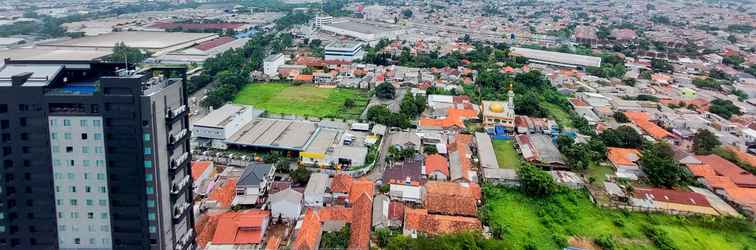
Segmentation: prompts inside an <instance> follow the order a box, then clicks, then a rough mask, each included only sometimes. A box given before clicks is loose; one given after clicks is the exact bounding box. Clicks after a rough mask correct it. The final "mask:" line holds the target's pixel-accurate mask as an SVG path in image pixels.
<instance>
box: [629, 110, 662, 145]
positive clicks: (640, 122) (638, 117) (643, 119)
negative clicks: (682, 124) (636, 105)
mask: <svg viewBox="0 0 756 250" xmlns="http://www.w3.org/2000/svg"><path fill="white" fill-rule="evenodd" d="M625 116H627V118H629V119H630V121H631V122H633V124H635V125H636V126H638V127H640V128H641V129H643V131H645V132H646V133H647V134H648V135H650V136H651V137H654V138H655V139H657V140H662V139H664V138H667V137H671V136H672V134H671V133H669V131H667V130H665V129H663V128H661V127H659V125H656V124H655V123H653V122H651V118H649V116H648V113H646V112H630V111H628V112H625Z"/></svg>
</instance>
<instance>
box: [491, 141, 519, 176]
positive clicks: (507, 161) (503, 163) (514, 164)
mask: <svg viewBox="0 0 756 250" xmlns="http://www.w3.org/2000/svg"><path fill="white" fill-rule="evenodd" d="M512 143H514V141H513V140H494V141H493V147H494V151H495V152H496V161H497V162H498V163H499V167H500V168H510V169H518V168H520V164H522V162H521V161H520V155H519V154H518V153H517V151H515V148H514V145H513V144H512Z"/></svg>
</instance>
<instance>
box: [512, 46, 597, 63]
mask: <svg viewBox="0 0 756 250" xmlns="http://www.w3.org/2000/svg"><path fill="white" fill-rule="evenodd" d="M512 54H517V55H521V56H524V57H527V58H528V59H532V60H537V61H541V62H544V63H555V64H566V65H576V66H591V67H601V58H600V57H595V56H584V55H576V54H568V53H560V52H553V51H546V50H537V49H526V48H518V47H512Z"/></svg>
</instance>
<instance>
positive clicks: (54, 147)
mask: <svg viewBox="0 0 756 250" xmlns="http://www.w3.org/2000/svg"><path fill="white" fill-rule="evenodd" d="M52 151H53V153H58V152H60V147H59V146H53V148H52Z"/></svg>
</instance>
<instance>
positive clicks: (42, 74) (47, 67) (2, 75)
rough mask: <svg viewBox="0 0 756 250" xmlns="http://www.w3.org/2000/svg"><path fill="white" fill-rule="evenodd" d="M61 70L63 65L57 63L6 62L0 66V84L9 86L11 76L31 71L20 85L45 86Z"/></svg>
mask: <svg viewBox="0 0 756 250" xmlns="http://www.w3.org/2000/svg"><path fill="white" fill-rule="evenodd" d="M61 70H63V65H57V64H8V65H5V66H4V67H2V68H0V86H6V87H7V86H11V85H12V82H11V77H13V76H15V75H20V74H25V73H32V75H31V77H29V79H27V80H26V82H24V83H23V85H21V86H26V87H43V86H47V85H49V84H50V82H52V81H53V80H54V79H55V77H56V76H57V75H58V73H60V71H61Z"/></svg>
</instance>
